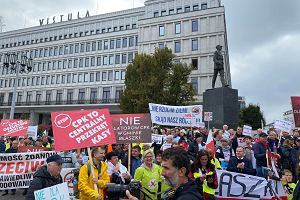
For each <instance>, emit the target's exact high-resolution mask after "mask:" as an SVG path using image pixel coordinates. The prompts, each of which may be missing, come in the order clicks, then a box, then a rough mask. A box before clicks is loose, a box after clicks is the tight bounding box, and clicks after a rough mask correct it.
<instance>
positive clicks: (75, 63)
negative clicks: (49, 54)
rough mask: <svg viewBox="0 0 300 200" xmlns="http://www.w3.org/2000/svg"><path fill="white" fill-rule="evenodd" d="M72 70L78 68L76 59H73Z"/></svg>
mask: <svg viewBox="0 0 300 200" xmlns="http://www.w3.org/2000/svg"><path fill="white" fill-rule="evenodd" d="M73 67H74V68H77V67H78V59H77V58H75V59H74V65H73Z"/></svg>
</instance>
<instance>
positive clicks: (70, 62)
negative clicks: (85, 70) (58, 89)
mask: <svg viewBox="0 0 300 200" xmlns="http://www.w3.org/2000/svg"><path fill="white" fill-rule="evenodd" d="M68 68H72V60H71V59H70V60H68Z"/></svg>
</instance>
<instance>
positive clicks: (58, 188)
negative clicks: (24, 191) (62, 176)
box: [34, 182, 70, 200]
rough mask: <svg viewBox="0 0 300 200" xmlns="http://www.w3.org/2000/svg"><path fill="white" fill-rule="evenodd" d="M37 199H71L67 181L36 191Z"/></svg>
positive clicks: (35, 196)
mask: <svg viewBox="0 0 300 200" xmlns="http://www.w3.org/2000/svg"><path fill="white" fill-rule="evenodd" d="M34 198H35V200H45V199H64V200H69V199H70V196H69V190H68V185H67V183H66V182H64V183H61V184H57V185H54V186H51V187H47V188H45V189H42V190H36V191H34Z"/></svg>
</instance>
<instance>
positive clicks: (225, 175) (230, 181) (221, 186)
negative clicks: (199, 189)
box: [219, 172, 232, 197]
mask: <svg viewBox="0 0 300 200" xmlns="http://www.w3.org/2000/svg"><path fill="white" fill-rule="evenodd" d="M224 177H229V181H228V182H225V181H224ZM225 185H227V187H228V188H227V195H226V196H227V197H228V194H230V189H231V185H232V175H231V174H230V173H226V172H225V173H222V174H221V176H220V183H219V195H220V196H222V197H223V196H224V195H223V193H222V191H223V186H225Z"/></svg>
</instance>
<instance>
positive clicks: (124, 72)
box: [121, 71, 126, 80]
mask: <svg viewBox="0 0 300 200" xmlns="http://www.w3.org/2000/svg"><path fill="white" fill-rule="evenodd" d="M125 74H126V71H121V80H125Z"/></svg>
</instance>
